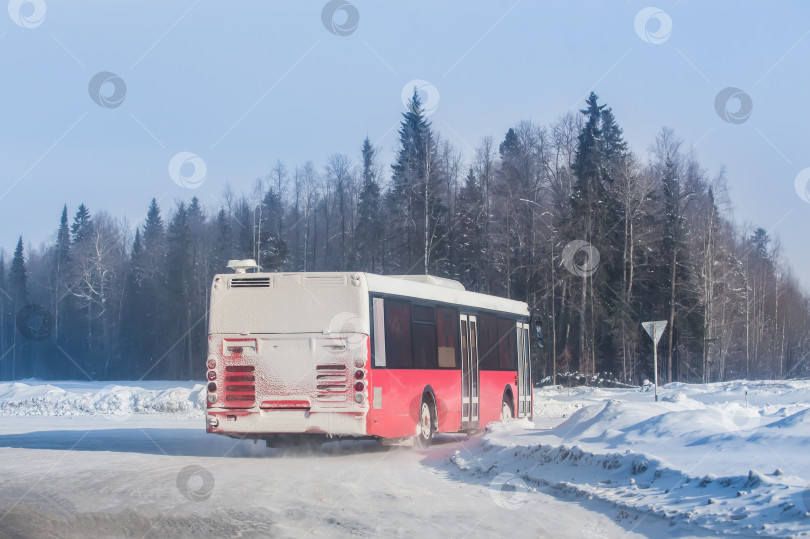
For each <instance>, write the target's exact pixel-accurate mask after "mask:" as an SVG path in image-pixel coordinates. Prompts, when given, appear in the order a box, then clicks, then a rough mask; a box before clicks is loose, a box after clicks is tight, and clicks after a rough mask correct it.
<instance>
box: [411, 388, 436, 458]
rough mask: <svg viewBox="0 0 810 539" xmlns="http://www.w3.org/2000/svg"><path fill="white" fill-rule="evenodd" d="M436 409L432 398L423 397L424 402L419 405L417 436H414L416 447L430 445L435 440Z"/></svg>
mask: <svg viewBox="0 0 810 539" xmlns="http://www.w3.org/2000/svg"><path fill="white" fill-rule="evenodd" d="M434 417H435V411H434V409H433V406H432V403H431V402H430V400H427V399H425V398H424V397H423V398H422V404H421V405H420V406H419V424H418V425H417V427H416V436H415V437H414V445H415V446H416V447H428V446H429V445H430V442H431V441H432V440H433V434H434V430H433V423H434Z"/></svg>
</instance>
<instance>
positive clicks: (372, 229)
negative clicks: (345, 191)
mask: <svg viewBox="0 0 810 539" xmlns="http://www.w3.org/2000/svg"><path fill="white" fill-rule="evenodd" d="M361 153H362V158H363V185H362V187H361V188H360V195H359V197H358V202H357V226H356V230H355V235H356V237H357V251H358V269H360V270H362V271H371V272H373V273H376V272H379V271H380V263H381V260H380V254H379V249H380V240H381V238H382V226H383V223H382V219H381V216H380V184H379V183H378V181H377V176H378V171H377V164H376V154H377V151H376V150H375V149H374V146H372V145H371V142H370V141H369V139H368V137H366V138H365V140H364V141H363V148H362V150H361Z"/></svg>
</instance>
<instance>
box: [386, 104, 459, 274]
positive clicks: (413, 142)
mask: <svg viewBox="0 0 810 539" xmlns="http://www.w3.org/2000/svg"><path fill="white" fill-rule="evenodd" d="M402 118H403V119H402V122H401V123H400V129H399V150H398V151H397V158H396V161H395V163H394V164H393V165H392V166H391V168H392V171H393V177H392V189H391V202H392V204H393V208H394V209H395V211H396V215H394V216H392V217H393V219H394V220H395V223H394V228H395V232H396V234H397V235H399V237H400V238H401V240H400V241H401V242H404V245H403V244H402V243H400V245H398V246H397V247H396V248H395V249H394V254H395V256H396V259H397V260H396V261H395V264H396V265H397V266H398V269H399V270H400V271H402V270H404V271H405V272H407V273H413V272H416V273H427V272H428V271H429V269H430V266H431V258H433V259H440V258H442V257H444V256H446V251H447V242H446V241H445V231H446V229H447V228H448V226H447V208H446V206H444V204H443V203H442V201H441V199H440V198H439V193H440V187H441V186H440V181H441V178H440V170H439V165H438V159H437V157H438V150H437V144H436V139H435V137H434V136H433V132H432V130H431V126H430V122H428V121H427V119H426V117H425V114H424V111H423V109H422V101H421V99H420V98H419V94H418V93H417V91H416V88H414V93H413V97H411V99H410V101H409V102H408V105H407V111H406V112H404V113H403V114H402Z"/></svg>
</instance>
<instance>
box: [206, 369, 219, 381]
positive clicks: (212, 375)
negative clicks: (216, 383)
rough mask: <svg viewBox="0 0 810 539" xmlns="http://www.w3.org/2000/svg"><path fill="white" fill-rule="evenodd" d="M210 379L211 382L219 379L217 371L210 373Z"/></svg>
mask: <svg viewBox="0 0 810 539" xmlns="http://www.w3.org/2000/svg"><path fill="white" fill-rule="evenodd" d="M208 379H209V380H216V379H217V373H216V371H208Z"/></svg>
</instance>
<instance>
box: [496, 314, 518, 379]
mask: <svg viewBox="0 0 810 539" xmlns="http://www.w3.org/2000/svg"><path fill="white" fill-rule="evenodd" d="M516 339H517V335H516V333H515V321H514V320H511V319H509V318H498V357H499V366H500V368H501V369H502V370H506V371H513V370H515V369H516V368H517V361H516V359H517V358H516V354H517V347H516V346H515V340H516Z"/></svg>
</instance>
